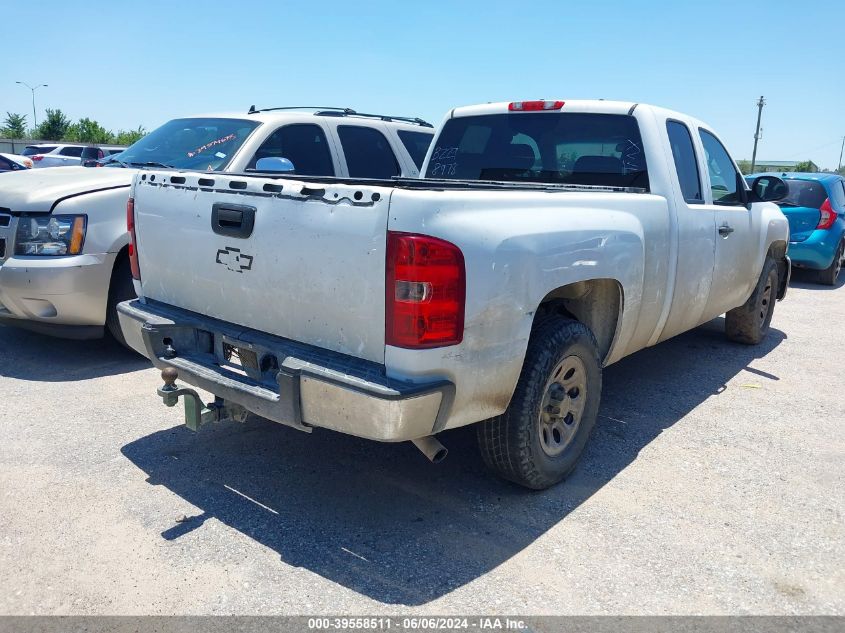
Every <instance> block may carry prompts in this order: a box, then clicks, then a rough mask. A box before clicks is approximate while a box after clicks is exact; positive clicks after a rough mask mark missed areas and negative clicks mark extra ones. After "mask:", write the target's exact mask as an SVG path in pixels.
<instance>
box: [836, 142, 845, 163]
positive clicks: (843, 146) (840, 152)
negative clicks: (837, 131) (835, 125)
mask: <svg viewBox="0 0 845 633" xmlns="http://www.w3.org/2000/svg"><path fill="white" fill-rule="evenodd" d="M842 150H845V136H843V137H842V147H841V148H840V149H839V167H837V168H836V171H839V170H840V169H842Z"/></svg>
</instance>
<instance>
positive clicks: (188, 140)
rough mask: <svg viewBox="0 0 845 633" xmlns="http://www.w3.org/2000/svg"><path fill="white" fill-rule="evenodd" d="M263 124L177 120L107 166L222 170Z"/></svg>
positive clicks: (216, 119) (225, 120)
mask: <svg viewBox="0 0 845 633" xmlns="http://www.w3.org/2000/svg"><path fill="white" fill-rule="evenodd" d="M259 125H260V124H259V123H258V122H257V121H249V120H246V119H226V118H196V119H174V120H172V121H168V122H167V123H165V124H164V125H162V126H161V127H159V128H156V129H155V130H153V131H152V132H150V133H149V134H147V135H146V136H145V137H143V138H142V139H140V140H139V141H137V142H136V143H134V144H132V145H131V146H129V147H128V148H126V149H125V150H123V151H122V152H121V153H120V156H119V157H118V158H117V160H113V161H109V162H108V163H107V165H109V166H113V167H119V166H126V165H129V166H132V167H144V166H149V167H162V166H164V167H177V168H179V169H196V170H199V171H220V170H222V169H225V168H226V166H227V165H228V164H229V162H230V161H231V160H232V157H233V156H234V155H235V152H237V151H238V149H240V147H241V145H243V143H244V141H245V140H246V139H247V138H248V137H249V135H250V134H252V132H253V130H255V128H257V127H258V126H259Z"/></svg>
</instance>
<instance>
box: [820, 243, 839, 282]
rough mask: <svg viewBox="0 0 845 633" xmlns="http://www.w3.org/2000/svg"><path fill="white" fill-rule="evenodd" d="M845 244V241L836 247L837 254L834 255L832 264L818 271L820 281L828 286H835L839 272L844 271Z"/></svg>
mask: <svg viewBox="0 0 845 633" xmlns="http://www.w3.org/2000/svg"><path fill="white" fill-rule="evenodd" d="M843 244H845V243H843V242H840V243H839V248H837V249H836V255H834V256H833V262H831V264H830V266H828V267H827V268H825V269H824V270H820V271H819V272H818V276H819V277H818V279H819V282H821V283H823V284H825V285H826V286H835V285H836V280H837V279H838V278H839V273H840V272H841V271H842V256H843Z"/></svg>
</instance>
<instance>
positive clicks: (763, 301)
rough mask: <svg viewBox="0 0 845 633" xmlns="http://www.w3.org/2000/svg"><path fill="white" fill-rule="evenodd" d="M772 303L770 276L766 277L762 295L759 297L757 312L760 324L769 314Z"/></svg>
mask: <svg viewBox="0 0 845 633" xmlns="http://www.w3.org/2000/svg"><path fill="white" fill-rule="evenodd" d="M771 303H772V276H771V275H769V276H768V277H766V287H765V288H764V289H763V295H762V296H761V297H760V310H759V314H758V319H757V320H758V321H759V322H760V326H762V325H763V324H764V323H765V322H766V315H768V314H769V310H770V309H771Z"/></svg>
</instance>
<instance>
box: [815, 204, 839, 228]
mask: <svg viewBox="0 0 845 633" xmlns="http://www.w3.org/2000/svg"><path fill="white" fill-rule="evenodd" d="M819 211H821V217H820V218H819V224H818V226H817V227H816V228H817V229H829V228H830V227H832V226H833V223H834V222H836V211H834V210H833V207H832V206H830V198H827V199H826V200H825V201H824V202H823V203H822V206H821V208H820V209H819Z"/></svg>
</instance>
